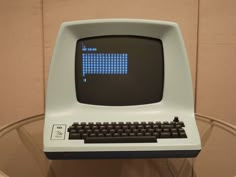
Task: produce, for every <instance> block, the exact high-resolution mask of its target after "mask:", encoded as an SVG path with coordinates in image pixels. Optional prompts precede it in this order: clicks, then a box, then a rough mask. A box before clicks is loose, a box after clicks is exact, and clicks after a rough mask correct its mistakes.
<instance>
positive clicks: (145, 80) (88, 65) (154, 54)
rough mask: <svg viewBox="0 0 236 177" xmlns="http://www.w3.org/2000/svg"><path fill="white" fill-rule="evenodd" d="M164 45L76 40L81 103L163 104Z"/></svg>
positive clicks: (130, 39)
mask: <svg viewBox="0 0 236 177" xmlns="http://www.w3.org/2000/svg"><path fill="white" fill-rule="evenodd" d="M163 82H164V56H163V46H162V42H161V40H159V39H155V38H147V37H140V36H102V37H91V38H84V39H80V40H78V41H77V45H76V57H75V83H76V95H77V100H78V101H79V102H80V103H86V104H93V105H107V106H128V105H142V104H150V103H156V102H159V101H161V99H162V95H163Z"/></svg>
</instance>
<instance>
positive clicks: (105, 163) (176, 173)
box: [0, 115, 236, 177]
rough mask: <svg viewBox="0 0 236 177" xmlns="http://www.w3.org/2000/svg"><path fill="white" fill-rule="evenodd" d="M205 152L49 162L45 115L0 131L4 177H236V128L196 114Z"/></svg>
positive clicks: (0, 167)
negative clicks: (185, 155) (186, 155)
mask: <svg viewBox="0 0 236 177" xmlns="http://www.w3.org/2000/svg"><path fill="white" fill-rule="evenodd" d="M196 118H197V124H198V128H199V132H200V135H201V140H202V151H201V152H200V154H199V155H198V156H197V157H196V158H189V159H184V158H178V159H174V158H171V159H113V160H54V161H51V160H48V159H47V158H46V156H45V155H44V153H43V150H42V147H43V121H44V115H38V116H34V117H30V118H26V119H22V120H20V121H17V122H15V123H12V124H9V125H7V126H5V127H3V128H1V129H0V177H1V176H9V177H32V176H33V177H86V176H87V177H118V176H119V177H134V176H135V177H139V176H140V177H141V176H142V177H143V176H145V177H148V176H150V177H192V176H194V177H226V176H229V177H235V176H236V127H235V126H234V125H231V124H228V123H225V122H222V121H219V120H217V119H213V118H207V117H205V116H202V115H196Z"/></svg>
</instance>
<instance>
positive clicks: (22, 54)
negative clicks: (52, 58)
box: [0, 0, 44, 127]
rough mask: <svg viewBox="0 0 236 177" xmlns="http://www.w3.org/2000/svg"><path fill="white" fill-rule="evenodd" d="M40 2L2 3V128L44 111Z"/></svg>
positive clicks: (33, 0)
mask: <svg viewBox="0 0 236 177" xmlns="http://www.w3.org/2000/svg"><path fill="white" fill-rule="evenodd" d="M41 7H42V6H41V2H40V0H21V1H17V0H10V1H9V0H0V81H1V83H0V127H1V126H2V125H4V124H7V123H9V122H12V121H14V120H16V119H22V118H24V117H28V116H32V115H36V114H40V113H42V112H43V111H44V106H43V105H44V95H43V92H44V90H43V87H44V84H43V83H44V82H43V40H42V23H41V19H42V13H41Z"/></svg>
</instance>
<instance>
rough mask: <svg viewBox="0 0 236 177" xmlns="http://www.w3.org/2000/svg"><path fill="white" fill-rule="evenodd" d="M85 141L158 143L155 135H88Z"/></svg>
mask: <svg viewBox="0 0 236 177" xmlns="http://www.w3.org/2000/svg"><path fill="white" fill-rule="evenodd" d="M84 142H85V143H156V142H157V139H156V137H155V136H123V137H87V138H86V139H85V141H84Z"/></svg>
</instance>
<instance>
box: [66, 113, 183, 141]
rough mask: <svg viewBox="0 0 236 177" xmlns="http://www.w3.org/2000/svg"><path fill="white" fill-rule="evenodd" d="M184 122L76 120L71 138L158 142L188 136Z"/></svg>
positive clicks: (72, 126) (69, 130)
mask: <svg viewBox="0 0 236 177" xmlns="http://www.w3.org/2000/svg"><path fill="white" fill-rule="evenodd" d="M184 127H185V125H184V122H182V121H179V119H178V117H175V118H174V120H173V121H171V122H168V121H164V122H159V121H157V122H153V121H149V122H88V123H86V122H80V123H79V122H74V123H73V124H72V125H71V126H70V127H69V128H68V129H67V131H68V132H69V140H84V143H157V139H159V138H160V139H162V138H187V135H186V132H185V130H184Z"/></svg>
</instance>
